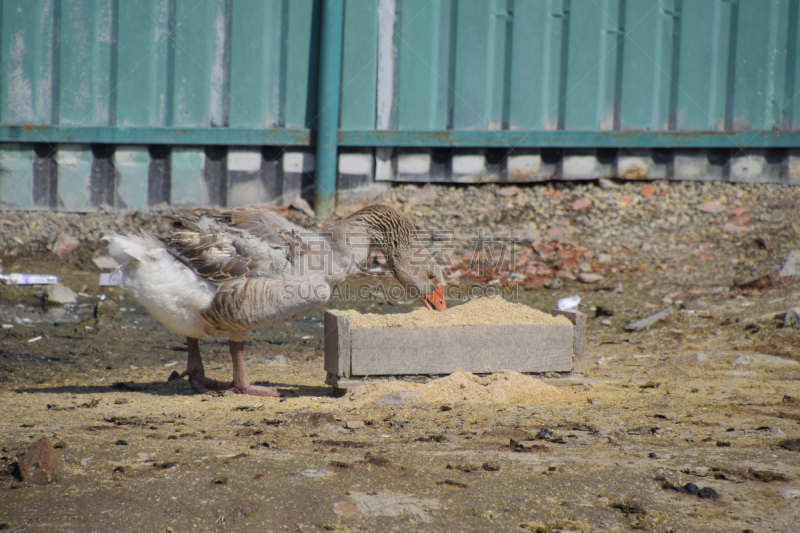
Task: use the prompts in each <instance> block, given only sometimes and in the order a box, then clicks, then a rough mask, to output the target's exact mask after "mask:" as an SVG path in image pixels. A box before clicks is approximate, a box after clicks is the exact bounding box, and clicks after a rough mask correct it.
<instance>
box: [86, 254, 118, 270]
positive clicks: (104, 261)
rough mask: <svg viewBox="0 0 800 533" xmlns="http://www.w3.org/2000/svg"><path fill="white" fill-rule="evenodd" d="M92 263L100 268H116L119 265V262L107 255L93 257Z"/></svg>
mask: <svg viewBox="0 0 800 533" xmlns="http://www.w3.org/2000/svg"><path fill="white" fill-rule="evenodd" d="M92 263H94V265H95V266H96V267H97V268H99V269H100V270H114V269H116V268H117V267H119V263H117V262H116V261H115V260H114V258H113V257H109V256H107V255H103V256H100V257H93V258H92Z"/></svg>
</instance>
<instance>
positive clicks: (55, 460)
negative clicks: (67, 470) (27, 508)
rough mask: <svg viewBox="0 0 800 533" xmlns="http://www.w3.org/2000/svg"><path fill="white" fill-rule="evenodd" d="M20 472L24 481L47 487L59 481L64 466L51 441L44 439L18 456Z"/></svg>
mask: <svg viewBox="0 0 800 533" xmlns="http://www.w3.org/2000/svg"><path fill="white" fill-rule="evenodd" d="M17 460H18V461H19V472H20V475H21V476H22V479H23V480H24V481H27V482H28V483H33V484H35V485H47V484H48V483H55V482H57V481H59V478H60V477H61V475H62V471H63V465H62V463H61V458H60V457H59V456H58V455H57V454H56V451H55V449H53V445H52V444H51V443H50V439H48V438H47V437H42V438H41V439H39V440H37V441H36V442H34V443H33V444H31V445H30V446H28V448H27V449H26V450H25V451H23V452H21V453H19V454H18V455H17Z"/></svg>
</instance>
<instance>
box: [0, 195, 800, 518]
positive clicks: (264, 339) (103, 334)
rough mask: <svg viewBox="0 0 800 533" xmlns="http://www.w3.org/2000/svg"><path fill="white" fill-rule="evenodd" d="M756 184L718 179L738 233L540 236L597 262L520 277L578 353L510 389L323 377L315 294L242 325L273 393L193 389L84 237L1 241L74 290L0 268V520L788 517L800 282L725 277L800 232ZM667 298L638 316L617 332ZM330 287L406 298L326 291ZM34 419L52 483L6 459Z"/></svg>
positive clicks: (218, 344)
mask: <svg viewBox="0 0 800 533" xmlns="http://www.w3.org/2000/svg"><path fill="white" fill-rule="evenodd" d="M636 187H641V185H637V186H636ZM664 187H669V185H664ZM675 187H679V185H675ZM765 187H766V186H765ZM473 189H479V188H473ZM489 190H490V191H491V189H489ZM401 192H402V191H400V190H398V191H395V192H394V194H395V195H396V196H397V195H399V194H400V193H401ZM589 192H591V191H588V192H587V194H589ZM779 192H780V191H779ZM581 193H582V191H581V190H580V189H577V192H576V189H574V188H573V189H570V190H569V191H566V192H565V193H564V194H565V196H568V195H573V194H575V195H577V194H581ZM625 194H627V193H626V192H625V191H622V192H620V195H621V196H623V197H624V195H625ZM792 194H794V195H796V194H797V193H795V192H793V193H792ZM396 196H395V200H397V198H396ZM776 196H781V194H777V195H776ZM398 201H400V200H398ZM501 201H505V200H504V199H502V198H501ZM572 201H573V197H572V196H569V197H568V198H566V199H565V200H564V202H565V203H568V204H570V203H571V202H572ZM605 201H606V202H608V200H605ZM760 202H761V200H760V199H759V197H758V196H757V195H755V194H754V195H752V196H751V198H750V199H748V198H747V197H746V196H745V197H744V198H740V203H741V204H742V205H743V206H744V207H745V208H746V209H748V210H750V211H751V212H753V213H754V215H753V219H754V221H753V223H752V225H751V227H752V231H747V232H744V231H742V232H738V233H737V232H734V233H730V232H727V233H725V232H719V231H712V230H710V229H709V230H707V229H706V228H700V229H698V228H697V227H695V228H694V229H693V230H691V231H685V232H682V233H680V235H681V236H680V237H679V239H678V241H677V242H672V243H670V242H667V244H665V245H663V246H661V245H659V241H662V240H663V241H669V239H666V237H664V235H665V234H664V233H661V232H660V231H656V232H651V233H650V237H648V238H645V242H646V243H649V242H652V243H653V244H652V246H649V247H644V248H643V247H642V245H641V244H638V243H637V245H636V247H635V248H634V247H631V246H627V245H626V244H627V243H626V242H625V239H624V237H623V236H620V235H619V234H616V233H614V230H613V228H612V230H611V233H609V234H608V235H609V236H608V237H606V236H604V237H603V238H604V239H608V240H609V241H610V242H609V246H608V249H603V246H604V245H603V244H602V243H600V244H597V243H595V242H594V241H591V238H594V237H597V235H590V232H588V231H587V232H584V233H582V232H574V233H570V232H567V235H566V236H565V237H563V238H560V240H559V239H556V240H557V241H558V242H561V243H562V244H563V242H568V243H571V244H572V245H574V246H585V247H587V248H588V249H591V250H593V251H594V257H593V258H590V259H589V260H587V261H588V263H589V267H590V269H591V270H592V271H593V272H600V273H602V276H603V280H602V281H600V282H596V283H582V282H581V281H578V280H573V279H571V278H570V276H566V275H565V276H560V277H558V276H557V279H560V280H561V283H559V284H558V285H552V284H551V286H552V287H553V288H551V289H548V288H541V289H538V290H530V289H525V288H524V286H522V285H521V284H520V286H519V287H518V289H519V292H518V297H519V299H520V301H522V302H523V303H526V304H528V305H531V306H533V307H535V308H537V309H541V310H549V309H552V308H554V306H555V304H556V301H557V300H558V299H559V298H562V297H565V296H570V295H573V294H577V295H579V296H581V298H582V302H581V307H580V310H581V311H583V312H585V313H586V314H587V315H588V320H587V346H586V351H587V354H588V361H589V365H588V366H589V368H588V371H587V372H586V374H585V375H584V376H569V377H564V376H558V375H550V376H540V378H541V379H542V380H543V381H546V382H547V383H549V384H551V385H555V386H557V387H559V388H561V389H562V390H564V391H567V392H568V394H569V395H568V399H567V400H559V401H557V402H547V403H540V404H532V405H529V404H485V403H476V402H470V401H468V400H467V401H465V400H463V399H458V400H455V401H452V402H443V403H437V404H426V403H424V402H422V401H420V400H418V399H414V398H409V399H407V400H405V401H404V402H403V403H402V404H399V405H383V404H378V403H375V402H374V401H372V402H370V401H368V402H355V401H353V400H351V397H350V396H348V395H345V396H344V397H335V396H334V395H332V392H333V391H332V389H331V388H329V387H327V386H326V385H325V384H324V380H325V372H324V371H323V368H322V363H323V357H322V355H323V354H322V315H323V312H324V309H321V310H318V311H317V312H315V313H313V314H311V315H309V316H307V317H305V318H303V319H300V320H297V321H295V322H294V323H293V324H290V325H287V326H286V327H284V328H281V329H274V330H262V331H258V332H254V333H253V334H252V335H251V336H250V338H249V340H248V341H247V343H246V348H245V350H246V351H245V355H246V358H247V359H248V369H249V371H250V375H251V380H252V381H254V382H256V383H265V384H266V383H268V384H270V385H277V386H278V387H279V388H281V389H284V390H286V391H287V396H286V397H285V398H280V399H278V398H255V397H245V396H239V395H234V394H227V393H226V394H220V395H213V396H207V395H198V394H194V393H193V392H192V391H191V389H190V387H189V385H188V383H187V382H186V381H185V380H178V381H167V377H168V376H169V374H170V373H171V372H172V371H173V370H178V371H181V370H182V369H183V366H184V365H185V357H186V343H185V339H183V338H180V337H179V336H178V335H176V334H174V333H172V332H170V331H168V330H166V329H165V328H163V327H161V326H160V325H159V324H157V323H156V322H155V321H154V320H153V319H152V318H150V317H149V316H148V315H147V314H146V313H144V312H143V311H142V310H141V309H140V308H138V307H137V306H136V304H135V303H134V302H132V301H130V300H129V299H128V298H127V296H126V295H125V294H124V293H123V292H122V291H121V290H120V289H118V288H101V287H99V286H98V275H99V273H100V270H99V269H98V268H96V267H95V266H94V264H92V261H91V259H92V257H94V256H97V255H99V254H102V253H103V252H102V248H101V247H100V246H99V245H97V244H92V243H88V242H85V243H84V244H83V245H82V246H81V248H79V249H78V250H76V251H75V252H73V253H71V254H69V255H67V256H66V257H65V258H64V259H60V258H58V257H57V256H56V255H54V254H53V253H51V252H49V251H47V250H44V249H43V248H42V247H41V246H39V247H33V246H27V243H25V242H23V244H20V245H18V246H17V247H16V248H15V250H14V251H13V253H11V252H9V251H8V250H7V251H6V255H5V256H4V257H3V264H4V267H5V269H6V273H8V272H9V271H11V270H13V271H16V272H42V273H52V274H57V275H59V276H60V278H61V280H62V282H63V283H64V284H65V285H67V286H69V287H71V288H73V289H74V290H75V291H76V292H79V293H80V300H79V303H78V304H76V305H73V306H68V307H66V308H64V307H62V306H52V305H51V306H46V307H45V306H42V305H41V301H40V299H39V297H38V296H37V295H36V294H35V288H34V287H21V286H3V285H0V319H2V323H3V330H2V331H0V449H2V453H0V530H3V531H14V532H22V531H53V532H66V531H75V532H88V531H101V532H102V531H175V532H180V531H259V532H270V531H272V532H278V531H430V532H443V531H447V532H458V531H541V532H544V531H551V530H552V531H579V532H588V531H629V530H631V529H636V530H645V531H662V532H664V531H675V532H684V531H697V532H705V531H720V532H731V531H753V532H767V531H772V532H789V531H800V452H798V451H797V450H798V448H797V446H792V445H791V444H790V443H789V441H792V440H795V439H800V425H798V424H799V423H800V381H798V380H800V329H798V328H797V327H784V322H783V318H784V315H785V313H786V312H787V310H789V309H790V308H793V307H798V306H800V279H798V277H797V276H795V277H785V278H775V277H774V276H773V277H772V278H769V277H765V278H764V279H760V280H758V279H754V280H753V281H752V282H750V283H745V282H746V281H748V280H747V279H745V280H744V282H743V281H742V280H739V279H737V280H735V278H739V277H744V278H758V277H759V276H763V275H766V274H767V273H769V272H771V271H772V270H773V269H774V268H775V267H776V266H777V265H778V264H779V263H780V261H781V260H782V259H783V258H784V257H785V256H786V255H787V254H788V253H789V252H790V251H792V250H800V233H798V229H796V228H799V229H800V225H798V224H800V215H799V214H798V212H799V211H800V210H798V209H797V205H798V204H797V203H792V202H778V203H776V204H774V205H763V204H762V203H760ZM462 209H465V208H463V207H462ZM575 211H578V210H577V209H576V210H575ZM759 213H769V217H768V218H766V219H761V218H759ZM579 215H580V213H575V216H579ZM13 216H16V215H14V214H11V213H9V212H4V213H0V218H2V217H9V218H10V217H13ZM411 216H412V217H413V216H414V214H413V212H412V214H411ZM470 216H472V215H470V214H469V213H464V218H469V217H470ZM476 216H480V215H476ZM648 216H651V217H653V218H655V217H658V216H659V213H658V212H657V211H654V213H653V214H652V215H648ZM692 217H694V215H692ZM698 220H699V221H698V222H697V223H698V224H700V222H702V220H700V219H698ZM712 222H713V223H714V224H716V223H717V222H718V221H717V220H716V219H715V220H711V221H708V222H707V223H708V224H709V225H710V224H712ZM576 223H577V222H575V220H573V221H572V224H571V227H575V224H576ZM542 230H544V228H542ZM664 231H666V230H664ZM604 233H607V231H606V230H604ZM23 239H24V236H21V237H20V240H23ZM615 239H617V240H616V241H615ZM549 242H550V240H547V239H545V242H543V243H540V245H539V247H538V248H536V249H535V250H534V251H536V250H538V252H537V253H539V255H541V254H540V252H541V251H542V250H545V249H546V247H547V245H548V243H549ZM611 245H613V249H612V247H611ZM523 246H527V245H523ZM534 246H536V245H534ZM528 248H530V247H528ZM615 250H616V251H615ZM468 251H469V250H466V248H465V253H467V252H468ZM605 252H608V253H609V254H611V255H612V257H611V263H610V264H611V265H616V266H617V267H618V268H610V267H609V263H607V262H606V263H604V262H603V261H601V260H600V254H602V253H605ZM537 253H533V252H531V257H536V255H537ZM524 257H528V256H524ZM531 261H533V259H531ZM572 277H573V278H574V277H575V276H572ZM374 280H375V278H366V277H364V278H361V279H357V280H355V281H354V282H353V283H363V282H365V281H368V282H370V283H375V281H374ZM486 282H487V283H488V281H486ZM528 282H530V280H528V281H526V283H528ZM463 283H466V281H463ZM539 286H541V285H539ZM559 286H560V288H559ZM535 287H536V284H535V283H534V287H532V288H535ZM101 298H104V299H101ZM457 304H458V302H453V301H451V302H448V305H450V306H453V305H457ZM669 306H672V312H671V313H668V316H667V318H665V319H664V320H662V321H660V322H657V323H655V324H654V325H652V326H650V327H649V328H647V329H643V330H640V331H628V330H626V329H625V326H626V325H627V324H628V323H629V322H631V321H633V320H636V319H640V318H644V317H647V316H650V315H653V314H655V313H656V312H658V311H660V310H662V309H665V308H668V307H669ZM344 307H356V308H358V309H359V310H362V311H370V312H405V311H410V310H412V309H416V308H417V307H419V304H418V303H416V304H414V303H404V302H397V301H392V302H386V301H383V300H377V301H369V302H358V303H355V304H351V305H349V306H345V305H343V304H342V303H341V302H331V303H329V304H328V307H327V308H344ZM596 315H597V316H596ZM201 353H202V354H203V357H204V361H205V362H206V371H207V373H208V374H209V375H210V376H211V377H214V378H217V379H220V380H225V379H229V377H230V361H229V356H228V348H227V339H226V338H224V337H220V338H216V339H213V340H202V341H201ZM279 356H283V357H279ZM41 436H47V437H49V439H50V440H51V442H52V443H53V444H54V445H55V446H56V453H57V454H58V455H59V456H60V457H61V459H62V460H63V463H64V470H63V475H62V476H61V479H60V480H59V481H58V482H57V483H53V484H50V485H34V484H31V483H28V482H25V481H22V480H21V479H20V477H19V472H18V471H17V470H16V469H15V462H16V456H17V453H18V452H19V451H21V450H23V449H25V448H26V447H27V446H28V445H30V443H31V442H33V441H35V440H36V439H38V438H40V437H41ZM512 440H513V441H515V443H514V444H512V442H511V441H512ZM516 443H523V444H519V445H518V444H516ZM688 484H692V485H688ZM708 488H710V489H713V491H709V490H701V491H700V494H699V495H698V494H697V490H698V489H708Z"/></svg>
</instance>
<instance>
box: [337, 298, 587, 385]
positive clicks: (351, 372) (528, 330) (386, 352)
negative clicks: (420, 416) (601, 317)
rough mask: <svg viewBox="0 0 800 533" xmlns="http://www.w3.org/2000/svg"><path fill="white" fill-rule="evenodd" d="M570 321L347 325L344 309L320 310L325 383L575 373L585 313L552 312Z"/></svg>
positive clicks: (581, 355)
mask: <svg viewBox="0 0 800 533" xmlns="http://www.w3.org/2000/svg"><path fill="white" fill-rule="evenodd" d="M551 314H552V316H559V315H561V316H565V317H567V318H568V319H569V320H570V321H571V322H572V324H573V326H572V327H571V326H570V325H569V324H566V323H559V324H525V325H470V326H435V327H352V326H351V320H350V316H351V315H350V313H349V312H348V311H338V310H332V311H328V312H326V313H325V370H326V371H327V373H328V377H327V379H326V383H327V384H328V385H331V386H333V387H336V388H342V389H346V388H350V387H353V386H356V385H358V384H359V383H360V382H363V380H364V378H367V377H370V376H376V377H377V376H390V375H391V376H401V375H404V376H410V375H435V374H450V373H452V372H453V371H454V370H456V369H461V370H464V371H466V372H472V373H491V372H496V371H499V370H515V371H517V372H576V373H583V372H584V369H585V367H586V354H585V338H586V337H585V328H586V315H584V314H583V313H579V312H577V311H558V310H553V311H551Z"/></svg>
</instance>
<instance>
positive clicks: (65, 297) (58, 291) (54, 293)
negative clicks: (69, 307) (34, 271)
mask: <svg viewBox="0 0 800 533" xmlns="http://www.w3.org/2000/svg"><path fill="white" fill-rule="evenodd" d="M45 297H46V298H47V301H48V302H50V303H54V304H59V305H64V304H74V303H77V302H78V293H76V292H75V291H73V290H72V289H70V288H69V287H66V286H64V285H62V284H61V283H56V284H55V285H48V286H47V289H46V290H45Z"/></svg>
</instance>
